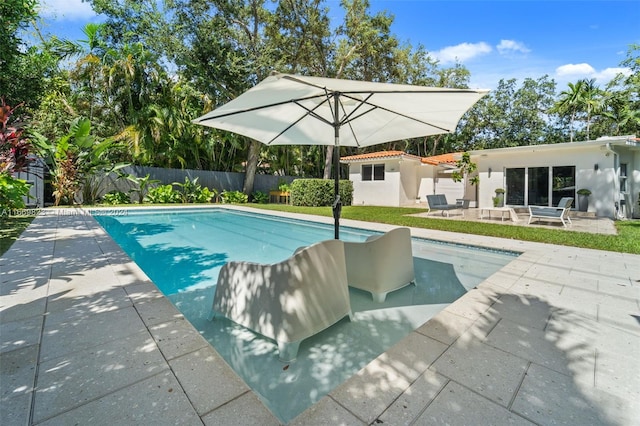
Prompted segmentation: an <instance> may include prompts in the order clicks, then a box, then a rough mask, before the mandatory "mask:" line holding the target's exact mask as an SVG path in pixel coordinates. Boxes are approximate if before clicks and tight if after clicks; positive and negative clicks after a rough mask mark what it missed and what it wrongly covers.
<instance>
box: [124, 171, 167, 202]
mask: <svg viewBox="0 0 640 426" xmlns="http://www.w3.org/2000/svg"><path fill="white" fill-rule="evenodd" d="M125 178H126V179H127V180H129V181H130V182H133V183H134V184H135V185H136V186H137V188H132V189H130V190H129V192H130V193H131V194H132V195H136V196H137V199H138V204H142V203H143V201H144V197H145V195H146V194H147V192H148V191H149V188H151V186H152V185H155V184H158V183H160V181H159V180H158V179H151V175H149V173H147V175H146V176H144V177H138V176H134V175H132V174H129V175H126V176H125Z"/></svg>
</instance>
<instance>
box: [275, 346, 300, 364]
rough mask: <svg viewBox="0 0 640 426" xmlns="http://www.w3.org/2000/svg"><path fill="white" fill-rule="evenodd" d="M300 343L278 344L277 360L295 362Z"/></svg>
mask: <svg viewBox="0 0 640 426" xmlns="http://www.w3.org/2000/svg"><path fill="white" fill-rule="evenodd" d="M299 348H300V341H297V342H278V352H279V354H278V358H279V359H280V361H282V362H291V361H295V360H296V357H297V356H298V349H299Z"/></svg>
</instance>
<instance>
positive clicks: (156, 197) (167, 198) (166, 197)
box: [145, 184, 182, 204]
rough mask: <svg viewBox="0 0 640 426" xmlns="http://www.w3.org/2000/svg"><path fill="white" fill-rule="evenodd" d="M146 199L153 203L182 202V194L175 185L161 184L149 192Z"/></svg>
mask: <svg viewBox="0 0 640 426" xmlns="http://www.w3.org/2000/svg"><path fill="white" fill-rule="evenodd" d="M145 201H146V202H148V203H152V204H176V203H181V202H182V194H181V193H180V192H178V191H176V190H175V189H173V185H171V184H168V185H160V186H156V187H155V188H151V189H150V190H149V192H147V196H146V197H145Z"/></svg>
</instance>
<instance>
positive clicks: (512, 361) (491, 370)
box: [431, 341, 528, 407]
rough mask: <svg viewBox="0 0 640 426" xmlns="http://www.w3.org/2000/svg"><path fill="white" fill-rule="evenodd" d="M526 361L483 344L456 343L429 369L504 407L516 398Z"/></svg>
mask: <svg viewBox="0 0 640 426" xmlns="http://www.w3.org/2000/svg"><path fill="white" fill-rule="evenodd" d="M527 364H528V361H526V360H524V359H522V358H518V357H516V356H514V355H511V354H509V353H507V352H504V351H501V350H498V349H494V348H492V347H490V346H487V345H485V344H483V343H475V344H471V345H470V344H466V343H460V341H458V342H456V344H454V345H453V346H451V347H450V348H449V349H448V350H447V351H445V353H444V354H443V355H442V356H441V357H440V358H438V360H437V361H436V362H435V363H434V364H433V365H432V366H431V369H432V370H434V371H436V372H437V373H439V374H441V375H443V376H446V377H448V378H450V379H452V380H454V381H456V382H458V383H460V384H463V385H464V386H466V387H467V388H469V389H471V390H473V391H475V392H477V393H478V394H480V395H482V396H484V397H486V398H488V399H490V400H492V401H494V402H496V403H498V404H500V405H502V406H503V407H507V406H508V405H509V403H510V401H511V399H512V398H513V396H514V395H515V392H516V390H517V389H518V386H519V385H520V382H521V381H522V377H523V375H524V372H525V370H526V368H527Z"/></svg>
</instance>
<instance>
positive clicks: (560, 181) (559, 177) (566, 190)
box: [551, 166, 576, 206]
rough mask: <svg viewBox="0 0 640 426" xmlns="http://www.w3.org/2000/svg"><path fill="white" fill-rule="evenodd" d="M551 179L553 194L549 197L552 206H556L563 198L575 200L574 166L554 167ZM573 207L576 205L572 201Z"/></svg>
mask: <svg viewBox="0 0 640 426" xmlns="http://www.w3.org/2000/svg"><path fill="white" fill-rule="evenodd" d="M551 179H553V192H552V193H551V197H552V203H553V205H554V206H557V205H558V202H559V201H560V199H561V198H563V197H572V198H574V199H575V198H576V167H575V166H563V167H554V168H553V176H552V177H551ZM573 205H574V206H575V205H576V201H575V200H574V201H573Z"/></svg>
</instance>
